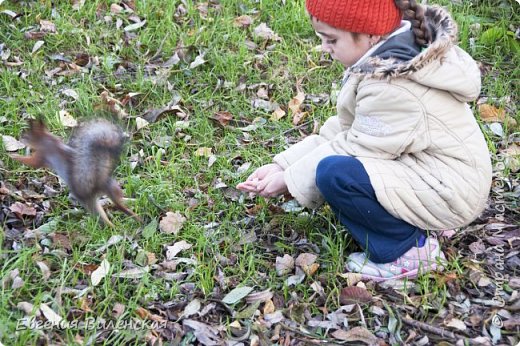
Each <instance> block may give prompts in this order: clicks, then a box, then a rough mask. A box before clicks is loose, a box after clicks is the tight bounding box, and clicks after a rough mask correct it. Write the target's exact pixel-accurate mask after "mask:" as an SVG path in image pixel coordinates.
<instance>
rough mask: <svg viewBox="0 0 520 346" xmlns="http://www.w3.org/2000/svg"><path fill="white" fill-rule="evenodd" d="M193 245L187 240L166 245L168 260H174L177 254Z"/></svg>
mask: <svg viewBox="0 0 520 346" xmlns="http://www.w3.org/2000/svg"><path fill="white" fill-rule="evenodd" d="M192 246H193V245H191V244H190V243H188V242H186V241H185V240H181V241H178V242H176V243H175V244H173V245H172V246H167V247H166V249H167V250H166V259H167V260H168V261H170V260H172V259H173V258H174V257H175V256H177V254H178V253H179V252H181V251H183V250H188V249H191V247H192Z"/></svg>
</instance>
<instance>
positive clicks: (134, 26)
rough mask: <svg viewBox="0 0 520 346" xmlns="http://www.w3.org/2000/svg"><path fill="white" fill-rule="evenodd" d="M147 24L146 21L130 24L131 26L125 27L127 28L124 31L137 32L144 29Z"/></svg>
mask: <svg viewBox="0 0 520 346" xmlns="http://www.w3.org/2000/svg"><path fill="white" fill-rule="evenodd" d="M145 24H146V20H143V21H141V22H137V23H133V24H129V25H127V26H125V28H124V29H123V30H124V31H126V32H130V31H135V30H138V29H140V28H142V27H143V26H144V25H145Z"/></svg>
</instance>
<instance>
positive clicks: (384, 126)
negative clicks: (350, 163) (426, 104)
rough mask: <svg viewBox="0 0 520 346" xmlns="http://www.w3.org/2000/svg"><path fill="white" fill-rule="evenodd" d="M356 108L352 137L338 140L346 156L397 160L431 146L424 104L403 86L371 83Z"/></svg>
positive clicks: (364, 88)
mask: <svg viewBox="0 0 520 346" xmlns="http://www.w3.org/2000/svg"><path fill="white" fill-rule="evenodd" d="M404 83H406V82H404ZM409 83H413V82H409ZM356 104H357V106H356V117H355V119H354V122H353V124H352V128H351V129H350V131H349V135H348V137H346V138H338V139H337V140H338V143H337V144H338V146H339V147H341V148H342V149H343V151H344V153H345V154H347V155H351V156H356V157H368V158H376V159H384V160H393V159H395V158H397V157H399V156H400V155H401V154H403V153H413V152H419V151H422V150H424V149H426V148H427V147H428V146H429V144H430V138H429V134H428V131H427V121H426V116H427V115H426V111H425V110H424V108H423V103H422V101H421V100H420V99H419V98H417V96H416V95H414V94H412V93H411V92H410V91H409V90H408V88H406V87H405V85H403V84H402V83H400V84H395V83H393V82H387V81H373V82H370V83H367V84H365V85H364V86H363V87H361V88H360V89H359V90H358V95H357V99H356Z"/></svg>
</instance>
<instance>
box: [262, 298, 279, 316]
mask: <svg viewBox="0 0 520 346" xmlns="http://www.w3.org/2000/svg"><path fill="white" fill-rule="evenodd" d="M275 310H276V307H275V306H274V303H273V301H272V300H271V299H269V300H268V301H266V302H265V305H264V315H268V314H272V313H273V312H275Z"/></svg>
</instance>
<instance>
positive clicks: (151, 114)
mask: <svg viewBox="0 0 520 346" xmlns="http://www.w3.org/2000/svg"><path fill="white" fill-rule="evenodd" d="M168 113H173V114H175V115H176V116H177V117H178V118H180V119H185V118H186V113H185V112H184V111H183V110H182V108H181V107H179V106H166V107H162V108H158V109H149V110H147V111H146V112H145V113H144V114H141V117H142V118H143V119H145V120H146V121H148V122H149V123H154V122H156V121H157V120H158V119H159V118H160V117H161V116H162V115H164V114H168Z"/></svg>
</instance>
